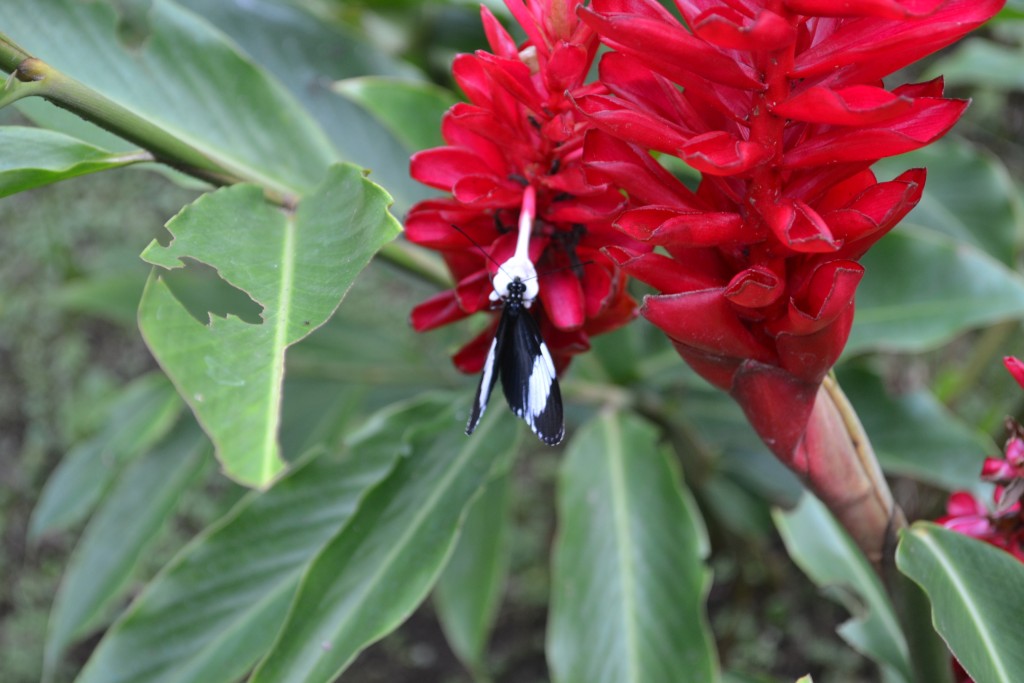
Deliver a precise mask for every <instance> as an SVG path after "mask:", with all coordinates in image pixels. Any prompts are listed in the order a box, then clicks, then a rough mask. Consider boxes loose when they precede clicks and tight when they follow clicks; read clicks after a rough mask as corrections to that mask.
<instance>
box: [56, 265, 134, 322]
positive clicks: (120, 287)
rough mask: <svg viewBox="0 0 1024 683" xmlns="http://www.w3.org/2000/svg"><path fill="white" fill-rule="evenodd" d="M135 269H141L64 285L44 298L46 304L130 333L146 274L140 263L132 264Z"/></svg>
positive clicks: (95, 276) (72, 281)
mask: <svg viewBox="0 0 1024 683" xmlns="http://www.w3.org/2000/svg"><path fill="white" fill-rule="evenodd" d="M135 265H138V266H140V267H141V268H140V269H131V270H128V269H125V270H123V271H121V272H112V273H110V272H102V273H96V274H90V275H88V276H87V277H83V278H77V279H74V280H70V281H68V282H65V283H63V284H61V285H60V287H59V288H57V289H56V290H55V291H54V292H53V294H52V295H51V296H49V297H48V298H47V303H48V304H50V305H53V306H54V307H56V308H60V309H62V310H64V311H69V312H73V313H83V314H85V315H88V316H93V317H97V318H103V319H104V320H107V321H110V322H113V323H116V324H118V325H121V326H123V327H125V328H129V329H132V330H134V329H135V328H136V325H137V318H138V312H139V299H140V298H141V297H142V289H143V287H144V286H145V284H146V271H147V268H146V267H145V264H144V263H140V262H138V261H136V262H135Z"/></svg>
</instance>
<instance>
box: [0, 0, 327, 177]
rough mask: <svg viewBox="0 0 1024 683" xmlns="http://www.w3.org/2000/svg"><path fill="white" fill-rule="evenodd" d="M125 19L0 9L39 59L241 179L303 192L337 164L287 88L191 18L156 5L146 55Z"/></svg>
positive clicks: (102, 10) (62, 5) (101, 12)
mask: <svg viewBox="0 0 1024 683" xmlns="http://www.w3.org/2000/svg"><path fill="white" fill-rule="evenodd" d="M117 21H118V16H117V14H116V13H115V12H114V10H113V9H112V8H111V7H110V6H109V5H108V4H105V3H101V2H78V1H76V0H5V1H4V2H3V3H0V26H2V27H3V30H4V33H5V34H7V35H8V36H9V37H11V38H12V39H13V40H14V41H16V42H17V43H19V44H20V45H21V46H22V47H23V48H25V49H26V50H28V51H29V52H30V53H32V54H33V55H34V56H36V57H38V58H39V59H41V60H43V61H44V62H46V63H48V64H50V65H51V66H53V67H55V68H56V69H58V70H60V71H61V72H62V73H65V74H67V75H68V76H71V77H72V78H74V79H76V80H78V81H80V82H81V83H83V84H85V85H86V86H88V87H90V88H92V89H93V90H95V91H97V92H99V93H100V94H102V95H103V96H104V97H106V98H108V99H110V100H112V101H113V102H115V103H116V104H118V105H121V106H123V107H125V108H126V109H128V110H129V111H131V112H132V113H134V114H136V115H138V116H140V117H141V118H143V119H145V121H147V122H148V123H150V124H152V125H154V126H156V127H158V128H160V129H162V130H164V131H166V132H168V133H170V134H171V135H173V136H174V137H175V138H177V139H178V140H181V141H183V142H184V143H185V144H187V145H188V146H190V147H191V148H193V149H194V150H196V151H198V152H199V153H200V154H202V155H203V156H205V157H206V158H207V159H211V160H214V161H215V162H216V163H217V164H218V165H220V166H222V167H224V168H227V169H228V170H229V171H231V172H234V173H236V174H238V175H240V176H241V177H244V178H247V179H249V180H253V181H256V182H259V183H260V184H262V185H266V186H268V187H272V188H275V189H277V190H280V191H283V192H298V193H302V192H303V191H304V190H306V189H308V188H311V187H313V186H314V185H316V183H318V182H319V181H320V179H321V178H322V176H323V174H324V173H325V172H326V171H327V168H328V167H329V166H330V164H331V163H332V162H334V161H337V160H339V159H338V155H337V154H336V152H334V150H333V147H332V145H331V143H330V142H329V140H328V139H327V138H326V136H325V135H324V133H323V131H322V130H321V129H320V127H319V126H318V125H317V124H316V123H315V122H314V121H313V120H312V119H311V118H310V117H309V115H308V114H307V113H306V112H305V111H304V110H303V109H302V108H301V107H300V106H299V105H298V104H297V103H296V102H295V100H294V99H293V98H292V97H291V96H290V95H289V94H288V93H287V91H285V90H284V88H283V87H281V86H280V85H278V84H277V83H276V82H275V81H273V80H272V79H270V78H269V77H268V76H267V75H266V74H265V73H264V72H263V71H262V70H261V69H259V68H258V67H257V66H255V65H254V64H252V63H251V62H249V61H248V60H246V59H245V58H243V57H242V56H241V55H240V54H239V53H238V52H237V50H236V49H235V48H234V47H233V46H232V45H231V43H230V42H229V41H228V40H226V39H225V37H224V36H223V35H222V34H221V33H219V32H218V31H216V30H215V29H213V28H212V27H211V26H210V25H209V24H207V23H206V22H205V21H203V20H202V19H200V18H199V17H197V16H196V15H194V14H193V13H192V12H189V11H187V10H185V9H183V8H181V7H180V6H178V5H177V4H175V3H174V2H171V0H154V2H153V6H152V10H151V11H150V13H149V15H148V28H149V29H150V33H149V34H148V35H147V36H145V40H144V41H143V43H142V46H141V48H139V49H134V48H132V47H129V46H127V45H125V44H123V42H122V40H121V38H120V36H119V34H118V30H117ZM68 36H74V40H69V39H68Z"/></svg>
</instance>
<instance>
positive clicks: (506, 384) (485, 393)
mask: <svg viewBox="0 0 1024 683" xmlns="http://www.w3.org/2000/svg"><path fill="white" fill-rule="evenodd" d="M527 290H528V288H527V284H526V283H525V282H524V281H523V279H522V278H520V277H518V276H515V277H512V278H511V281H510V282H509V283H508V285H507V286H506V287H504V290H503V292H501V300H502V301H503V302H504V305H503V307H502V312H501V319H500V320H499V321H498V329H497V332H496V333H495V335H494V340H493V341H492V342H491V347H490V350H489V351H488V354H487V360H486V362H485V363H484V369H483V374H482V375H481V376H480V385H479V386H478V387H477V390H476V397H475V398H474V400H473V408H472V411H471V412H470V416H469V422H468V423H467V425H466V433H467V434H472V433H473V430H474V429H476V427H477V425H478V424H479V422H480V418H482V417H483V414H484V411H485V410H486V409H487V402H488V400H489V399H490V397H491V392H492V391H493V390H494V385H495V384H497V381H498V378H499V377H500V378H501V388H502V391H503V392H504V394H505V400H506V401H508V406H509V408H511V409H512V412H513V413H515V414H516V415H517V416H518V417H520V418H521V419H522V420H523V421H524V422H526V424H528V425H529V426H530V429H532V430H533V432H534V434H536V435H537V436H538V438H540V440H541V441H543V442H544V443H546V444H548V445H551V446H554V445H557V444H558V443H560V442H561V441H562V437H563V436H564V435H565V424H564V422H563V417H562V395H561V392H560V391H559V389H558V379H557V378H556V376H555V365H554V362H552V360H551V354H550V353H549V352H548V348H547V345H546V344H545V343H544V340H543V338H542V337H541V335H540V328H539V327H538V326H537V321H536V320H534V318H533V315H531V314H530V311H529V310H528V306H529V304H530V303H532V299H529V298H527Z"/></svg>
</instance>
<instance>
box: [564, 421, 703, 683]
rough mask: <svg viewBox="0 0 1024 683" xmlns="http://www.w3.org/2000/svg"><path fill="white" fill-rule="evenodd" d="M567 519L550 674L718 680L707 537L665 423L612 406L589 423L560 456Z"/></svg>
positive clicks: (573, 678) (569, 680)
mask: <svg viewBox="0 0 1024 683" xmlns="http://www.w3.org/2000/svg"><path fill="white" fill-rule="evenodd" d="M558 518H559V531H558V539H557V541H556V546H555V550H554V559H553V570H552V582H553V589H552V598H551V615H550V618H549V625H548V636H547V653H548V663H549V665H550V668H551V673H552V680H553V681H558V682H563V683H576V682H577V681H587V683H603V682H606V683H640V682H643V681H651V682H652V683H653V682H660V681H688V682H692V683H702V682H704V681H716V680H718V678H719V671H718V662H717V658H716V655H715V652H714V649H713V641H712V638H711V633H710V629H709V628H708V624H707V616H706V613H705V600H706V598H707V592H708V588H709V584H710V576H709V572H708V569H707V567H706V566H705V564H704V561H703V560H704V558H705V557H706V555H707V552H708V541H707V538H706V535H705V531H704V528H703V526H702V523H701V520H700V517H699V515H698V513H697V510H696V506H695V505H694V504H693V502H692V500H691V499H690V496H689V494H688V492H687V491H686V489H684V488H683V487H682V485H681V483H680V480H679V473H678V472H677V471H676V470H675V468H674V467H673V466H672V461H671V459H670V458H669V456H668V454H667V453H666V451H665V450H664V449H663V448H661V447H660V446H659V445H658V434H657V432H656V431H655V430H654V429H653V428H652V427H651V426H649V425H648V424H646V423H644V422H642V421H641V420H639V419H638V418H635V417H633V416H629V415H620V414H617V413H611V412H609V413H605V414H602V415H601V416H599V417H597V418H595V419H594V420H592V421H591V422H589V423H587V424H586V425H584V426H583V427H582V428H581V429H580V430H579V431H578V432H577V434H576V436H575V437H573V439H572V442H571V443H570V444H569V452H568V454H567V457H566V460H565V461H564V463H563V466H562V471H561V475H560V477H559V482H558Z"/></svg>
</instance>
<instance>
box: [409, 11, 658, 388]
mask: <svg viewBox="0 0 1024 683" xmlns="http://www.w3.org/2000/svg"><path fill="white" fill-rule="evenodd" d="M506 4H507V6H508V8H509V10H510V11H511V12H512V14H513V15H514V16H515V18H516V20H517V21H518V22H519V24H520V25H521V26H522V27H523V30H524V31H525V32H526V35H527V41H526V42H525V43H524V44H523V45H517V44H516V43H515V41H514V40H513V39H512V38H511V36H510V35H509V34H508V33H507V32H506V31H505V29H504V28H503V27H502V26H501V25H500V24H499V23H498V21H497V20H496V19H495V18H494V16H493V15H492V14H491V13H490V12H489V11H488V10H487V9H486V8H483V9H482V17H483V23H484V28H485V31H486V33H487V38H488V41H489V43H490V46H491V50H492V53H488V52H483V51H480V52H477V53H476V54H474V55H460V56H459V57H458V58H456V60H455V63H454V66H453V73H454V76H455V80H456V81H457V82H458V83H459V85H460V86H461V87H462V90H463V92H465V94H466V96H467V97H468V98H469V102H468V103H460V104H457V105H455V106H453V107H452V108H451V109H450V110H449V111H448V112H447V114H446V115H445V118H444V122H443V125H442V132H443V134H444V139H445V141H446V142H447V143H448V145H447V146H446V147H440V148H436V149H430V150H426V151H423V152H420V153H418V154H416V155H414V156H413V158H412V163H411V172H412V175H413V177H414V178H416V179H417V180H419V181H420V182H422V183H425V184H427V185H430V186H432V187H435V188H437V189H440V190H444V191H446V192H450V193H451V195H452V196H451V197H447V198H443V199H432V200H428V201H424V202H420V203H419V204H417V205H416V206H414V207H413V208H412V210H411V212H410V213H409V216H408V219H407V222H406V235H407V237H408V239H409V240H411V241H412V242H415V243H417V244H421V245H423V246H426V247H429V248H431V249H436V250H438V251H440V252H441V253H442V255H443V256H444V258H445V261H446V262H447V263H448V266H449V268H450V269H451V272H452V274H453V276H454V278H455V280H456V286H455V288H454V289H452V290H450V291H445V292H442V293H441V294H438V295H437V296H435V297H433V298H432V299H430V300H428V301H426V302H424V303H423V304H420V305H419V306H417V307H416V308H415V309H414V310H413V313H412V323H413V326H414V327H415V328H416V329H417V330H420V331H423V330H429V329H432V328H434V327H437V326H439V325H444V324H447V323H450V322H453V321H455V320H459V319H462V318H465V317H466V316H469V315H471V314H473V313H477V312H479V311H489V310H491V308H492V302H491V301H490V300H489V299H488V297H489V295H490V293H491V292H492V285H491V278H492V277H493V275H494V273H495V272H496V270H497V267H498V266H497V264H500V263H503V262H505V260H506V259H508V258H509V257H510V256H511V255H512V253H513V251H514V249H515V244H516V226H517V224H518V222H519V216H520V211H521V207H522V204H523V198H524V192H525V190H526V188H527V187H532V188H534V191H535V193H536V211H537V213H536V220H535V221H534V224H533V225H534V228H533V239H532V240H531V243H530V259H531V260H532V261H533V262H534V263H535V264H536V270H537V272H538V273H539V285H540V295H539V297H538V302H539V305H534V307H533V309H532V310H533V312H534V315H535V316H536V318H537V320H538V323H539V324H540V328H541V333H542V335H543V336H544V339H545V340H546V342H547V345H548V347H549V348H550V350H551V354H552V356H553V358H554V361H555V364H556V365H557V366H558V367H559V369H561V368H563V367H564V366H565V365H566V363H568V361H569V358H570V357H571V356H572V355H573V354H575V353H578V352H580V351H583V350H586V349H587V348H588V347H589V342H588V337H589V335H592V334H598V333H600V332H604V331H607V330H610V329H613V328H615V327H618V326H620V325H622V324H623V323H625V322H627V321H629V320H631V319H632V318H633V317H635V315H636V302H635V301H634V300H633V299H632V298H631V297H630V296H629V295H628V294H627V292H626V288H625V276H624V274H623V273H622V272H621V271H620V270H619V268H618V267H617V265H616V263H615V262H614V261H613V260H612V259H610V258H609V257H608V256H606V255H604V254H603V253H602V252H601V249H602V248H605V247H608V246H613V245H617V246H620V247H628V248H631V249H640V250H642V249H649V248H650V247H644V246H642V245H638V244H637V243H635V241H634V240H632V239H630V238H629V237H627V236H625V235H623V234H622V233H621V232H619V231H617V230H615V229H614V228H613V227H612V225H611V219H612V218H614V217H615V215H617V214H618V212H619V211H620V210H621V209H622V208H623V206H624V205H625V201H624V199H623V196H622V194H621V193H620V192H619V191H618V190H617V189H616V188H614V187H612V186H610V185H607V184H591V183H590V182H588V181H587V179H586V178H585V176H584V173H583V167H582V163H581V157H582V153H583V140H584V133H585V132H586V130H587V128H588V127H589V123H588V122H587V120H586V118H585V117H583V116H582V115H581V114H580V113H579V112H578V111H577V110H576V108H575V106H574V105H573V100H572V97H583V96H585V95H586V94H588V93H591V94H597V93H604V92H606V91H605V89H604V88H603V87H601V86H600V85H589V86H588V85H585V83H584V79H585V78H586V76H587V73H588V71H589V70H590V67H591V64H592V62H593V59H594V56H595V54H596V50H597V47H598V40H597V36H596V34H595V33H594V31H593V30H592V29H591V28H590V27H588V26H587V25H585V24H582V23H581V22H580V21H579V20H578V19H577V17H576V15H575V14H574V13H573V11H572V6H573V5H575V2H569V0H529V1H528V2H523V0H506ZM496 323H497V320H496V319H495V323H494V324H496ZM493 334H494V330H493V325H492V326H491V327H489V328H488V329H485V330H484V331H483V332H482V333H481V334H480V335H479V336H478V337H477V338H475V339H474V340H472V341H470V342H469V344H467V345H466V346H465V347H463V348H462V349H461V350H460V351H459V352H458V353H456V354H455V358H454V360H455V364H456V366H457V367H459V368H460V369H461V370H464V371H466V372H475V371H478V370H479V369H480V368H481V366H482V365H483V362H484V358H485V355H486V352H487V348H488V345H489V344H490V338H491V337H493Z"/></svg>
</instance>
